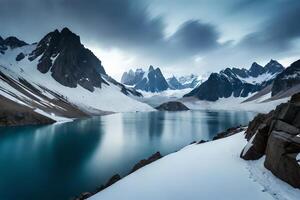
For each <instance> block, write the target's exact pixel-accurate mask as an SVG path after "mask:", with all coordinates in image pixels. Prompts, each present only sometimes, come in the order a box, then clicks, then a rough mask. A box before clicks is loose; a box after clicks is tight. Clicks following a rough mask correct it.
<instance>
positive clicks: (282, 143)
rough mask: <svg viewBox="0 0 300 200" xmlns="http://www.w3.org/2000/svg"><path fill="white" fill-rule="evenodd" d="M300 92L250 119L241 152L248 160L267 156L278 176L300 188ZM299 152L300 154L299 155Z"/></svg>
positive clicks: (270, 167) (272, 169) (273, 171)
mask: <svg viewBox="0 0 300 200" xmlns="http://www.w3.org/2000/svg"><path fill="white" fill-rule="evenodd" d="M299 128H300V94H296V95H293V97H292V98H291V101H289V102H287V103H283V104H281V105H279V106H277V107H276V109H275V110H274V111H272V112H270V113H268V114H266V115H263V114H260V115H258V116H256V117H255V118H254V120H253V121H252V122H250V123H249V128H248V130H247V132H246V138H247V140H248V141H249V142H248V144H247V145H246V146H245V147H244V149H243V150H242V152H241V158H243V159H245V160H257V159H259V158H261V157H262V156H263V155H265V156H266V159H265V162H264V165H265V167H266V168H267V169H269V170H270V171H271V172H272V173H273V174H274V175H275V176H277V177H278V178H280V179H281V180H283V181H285V182H287V183H289V184H290V185H292V186H294V187H296V188H300V162H299V157H300V129H299ZM298 155H299V156H298Z"/></svg>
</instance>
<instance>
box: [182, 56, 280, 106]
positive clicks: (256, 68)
mask: <svg viewBox="0 0 300 200" xmlns="http://www.w3.org/2000/svg"><path fill="white" fill-rule="evenodd" d="M283 69H284V68H283V66H282V65H280V64H279V63H278V62H277V61H274V60H271V61H270V62H269V63H268V64H267V65H266V66H265V67H262V66H260V65H258V64H257V63H253V64H252V66H251V68H250V69H249V70H246V69H238V68H231V69H230V68H226V69H225V70H222V71H221V72H219V73H212V74H211V75H210V77H209V78H208V80H207V81H205V82H203V83H202V84H201V85H200V86H198V87H196V88H195V89H194V90H192V91H191V92H190V93H188V94H186V95H184V96H185V97H190V96H195V97H197V98H198V99H200V100H207V101H216V100H218V99H219V98H228V97H230V96H234V97H247V96H248V95H249V94H252V93H254V92H257V91H260V90H262V89H263V88H265V87H266V86H268V85H270V84H271V83H272V81H273V79H274V77H275V76H276V74H278V73H280V72H282V70H283ZM261 75H264V77H265V78H264V79H263V80H262V79H260V76H261ZM266 77H267V78H266ZM255 78H256V79H255Z"/></svg>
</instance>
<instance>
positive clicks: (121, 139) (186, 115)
mask: <svg viewBox="0 0 300 200" xmlns="http://www.w3.org/2000/svg"><path fill="white" fill-rule="evenodd" d="M255 115H256V113H251V112H236V111H186V112H149V113H142V112H139V113H121V114H112V115H107V116H101V117H93V118H90V119H83V120H76V121H73V122H68V123H62V124H54V125H44V126H23V127H0V199H1V200H26V199H30V200H35V199H37V200H41V199H43V200H48V199H51V200H53V199H55V200H60V199H62V200H69V199H71V198H72V197H75V196H76V195H79V194H80V193H82V192H86V191H95V189H96V188H97V187H98V186H100V185H101V184H103V183H106V182H107V180H108V179H109V178H110V177H111V176H112V175H114V174H116V173H119V174H120V175H122V176H123V175H125V174H127V173H128V172H129V171H130V170H131V169H132V167H133V166H134V164H136V163H137V162H138V161H140V160H141V159H143V158H147V157H149V156H150V155H152V154H153V153H155V152H157V151H160V152H161V153H162V155H166V154H169V153H172V152H175V151H177V150H180V149H181V148H183V147H184V146H186V145H188V144H190V143H191V142H192V141H199V140H202V139H203V140H209V139H212V138H213V137H214V136H215V135H216V134H217V133H218V132H221V131H223V130H225V129H227V128H230V127H233V126H237V125H240V124H241V125H246V124H248V122H249V121H250V120H251V119H252V118H253V117H254V116H255ZM171 167H172V166H171Z"/></svg>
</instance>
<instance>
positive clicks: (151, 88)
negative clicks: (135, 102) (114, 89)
mask: <svg viewBox="0 0 300 200" xmlns="http://www.w3.org/2000/svg"><path fill="white" fill-rule="evenodd" d="M134 88H135V89H139V90H144V91H147V92H161V91H164V90H167V89H168V88H169V84H168V82H167V81H166V79H165V77H164V75H163V74H162V72H161V70H160V69H159V68H154V67H153V66H152V65H150V67H149V69H148V72H145V74H144V75H143V77H142V79H141V80H140V81H138V82H137V83H136V84H135V87H134Z"/></svg>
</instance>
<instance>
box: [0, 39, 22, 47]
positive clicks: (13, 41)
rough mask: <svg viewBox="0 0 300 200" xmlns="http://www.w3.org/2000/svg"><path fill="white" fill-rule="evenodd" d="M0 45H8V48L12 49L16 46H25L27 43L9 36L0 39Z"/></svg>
mask: <svg viewBox="0 0 300 200" xmlns="http://www.w3.org/2000/svg"><path fill="white" fill-rule="evenodd" d="M0 45H1V39H0ZM2 45H4V46H9V47H10V48H12V49H14V48H17V47H22V46H25V45H27V43H26V42H24V41H22V40H19V39H18V38H16V37H13V36H11V37H8V38H6V39H5V40H3V39H2Z"/></svg>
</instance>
